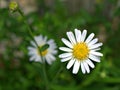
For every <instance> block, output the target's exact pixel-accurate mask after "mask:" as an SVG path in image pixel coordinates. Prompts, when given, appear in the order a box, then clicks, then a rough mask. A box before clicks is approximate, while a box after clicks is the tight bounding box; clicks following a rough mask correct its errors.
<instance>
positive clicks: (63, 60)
mask: <svg viewBox="0 0 120 90" xmlns="http://www.w3.org/2000/svg"><path fill="white" fill-rule="evenodd" d="M70 59H72V56H71V57H66V58H63V59H61V62H66V61H68V60H70Z"/></svg>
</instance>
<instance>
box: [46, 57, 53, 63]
mask: <svg viewBox="0 0 120 90" xmlns="http://www.w3.org/2000/svg"><path fill="white" fill-rule="evenodd" d="M45 59H46V61H47V63H48V64H49V65H51V64H52V61H51V59H50V58H49V57H45Z"/></svg>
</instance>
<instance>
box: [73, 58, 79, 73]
mask: <svg viewBox="0 0 120 90" xmlns="http://www.w3.org/2000/svg"><path fill="white" fill-rule="evenodd" d="M79 68H80V61H78V60H76V61H75V64H74V67H73V71H72V72H73V74H77V73H78V71H79Z"/></svg>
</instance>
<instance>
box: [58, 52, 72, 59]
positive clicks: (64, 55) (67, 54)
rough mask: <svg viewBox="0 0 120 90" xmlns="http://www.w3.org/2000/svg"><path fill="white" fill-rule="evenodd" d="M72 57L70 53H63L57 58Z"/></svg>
mask: <svg viewBox="0 0 120 90" xmlns="http://www.w3.org/2000/svg"><path fill="white" fill-rule="evenodd" d="M70 56H72V53H63V54H60V55H59V58H66V57H70Z"/></svg>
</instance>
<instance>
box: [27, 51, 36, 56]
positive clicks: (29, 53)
mask: <svg viewBox="0 0 120 90" xmlns="http://www.w3.org/2000/svg"><path fill="white" fill-rule="evenodd" d="M28 55H30V56H31V55H38V54H37V52H36V51H29V52H28Z"/></svg>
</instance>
